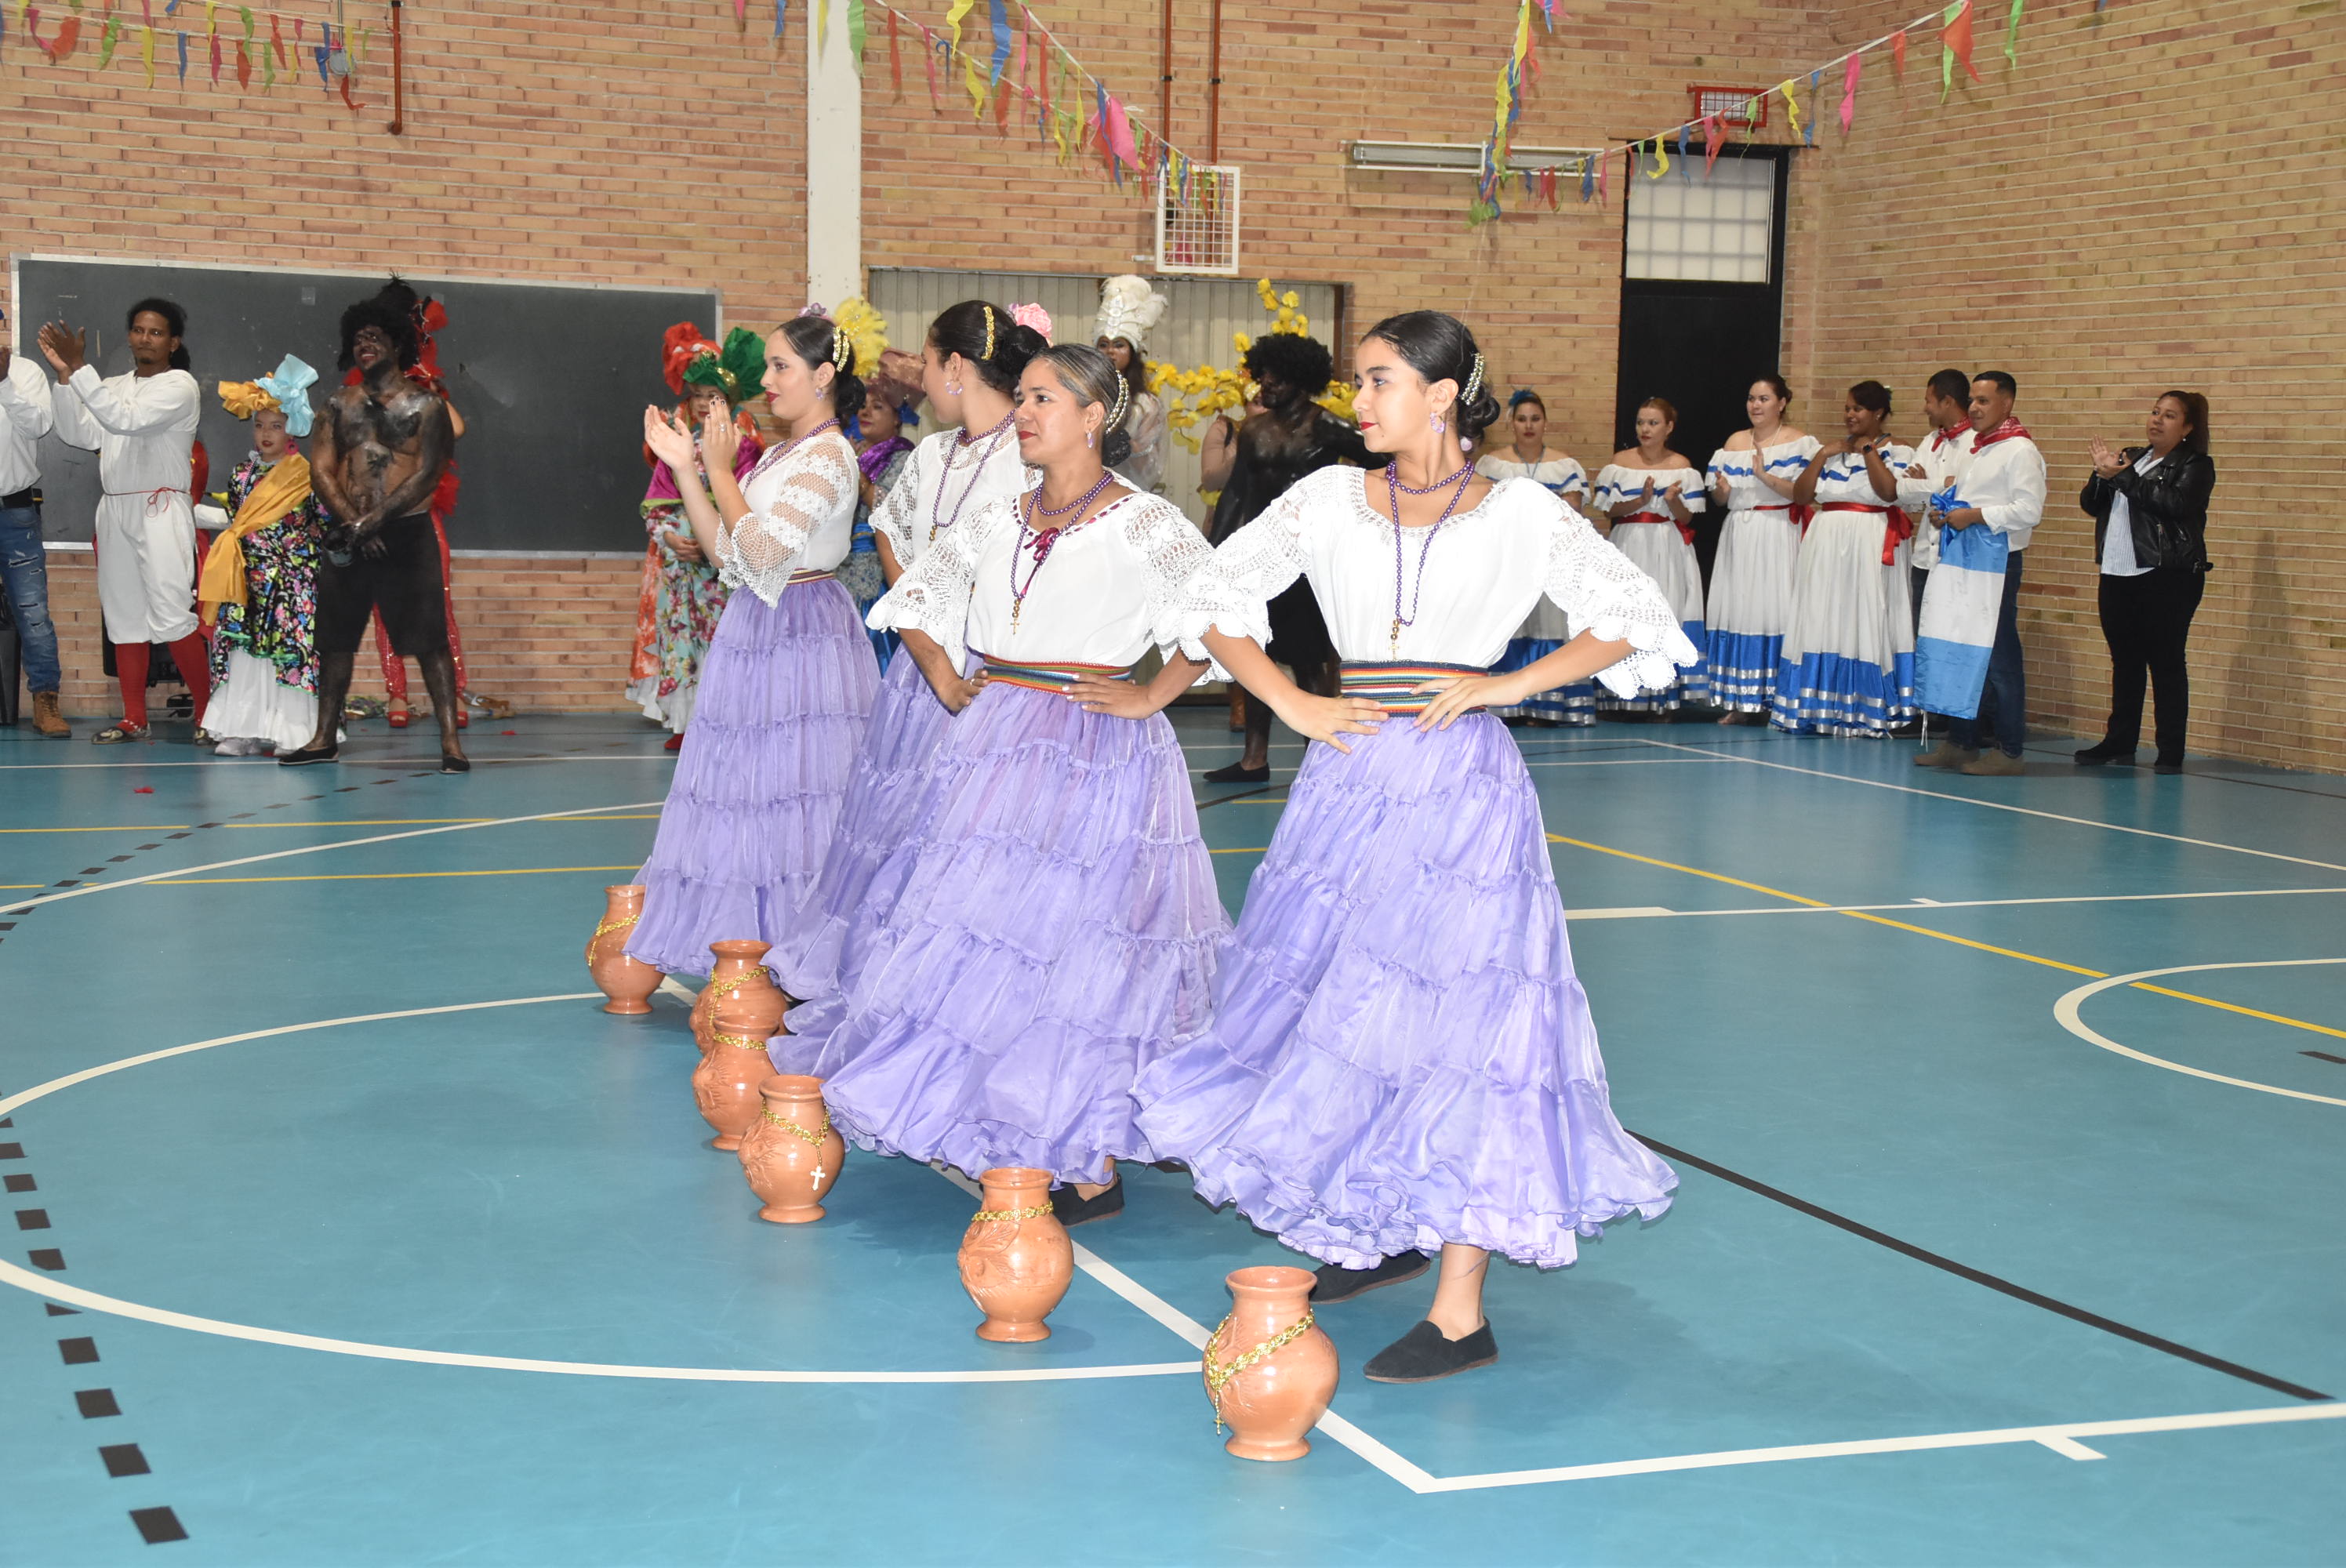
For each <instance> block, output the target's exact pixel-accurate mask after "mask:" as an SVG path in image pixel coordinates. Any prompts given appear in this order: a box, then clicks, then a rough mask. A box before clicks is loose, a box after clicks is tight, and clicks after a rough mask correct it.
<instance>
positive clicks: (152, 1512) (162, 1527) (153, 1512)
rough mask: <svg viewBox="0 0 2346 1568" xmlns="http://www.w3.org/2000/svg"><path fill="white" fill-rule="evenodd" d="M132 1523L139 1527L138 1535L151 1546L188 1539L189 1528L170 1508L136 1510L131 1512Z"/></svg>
mask: <svg viewBox="0 0 2346 1568" xmlns="http://www.w3.org/2000/svg"><path fill="white" fill-rule="evenodd" d="M130 1522H131V1523H133V1524H135V1525H137V1526H138V1533H139V1534H141V1535H143V1536H145V1537H146V1538H147V1544H148V1545H149V1546H160V1545H162V1544H163V1543H166V1542H168V1541H185V1540H186V1539H187V1538H188V1530H187V1526H185V1525H183V1524H181V1523H180V1522H179V1515H178V1514H176V1513H174V1512H171V1511H170V1510H169V1509H168V1508H134V1509H132V1510H131V1511H130Z"/></svg>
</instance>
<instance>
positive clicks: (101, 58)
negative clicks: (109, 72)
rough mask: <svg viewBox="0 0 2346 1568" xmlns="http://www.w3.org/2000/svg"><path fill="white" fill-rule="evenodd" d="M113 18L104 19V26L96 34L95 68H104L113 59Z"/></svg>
mask: <svg viewBox="0 0 2346 1568" xmlns="http://www.w3.org/2000/svg"><path fill="white" fill-rule="evenodd" d="M114 32H115V28H114V18H113V17H111V16H108V17H107V19H106V26H105V29H104V30H103V31H101V32H100V33H99V34H98V36H97V68H98V69H99V70H101V71H102V70H104V69H106V67H107V66H108V65H110V64H112V63H113V60H114Z"/></svg>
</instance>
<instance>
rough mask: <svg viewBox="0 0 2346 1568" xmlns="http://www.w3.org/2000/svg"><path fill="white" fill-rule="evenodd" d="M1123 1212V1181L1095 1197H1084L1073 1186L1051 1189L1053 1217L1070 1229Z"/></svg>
mask: <svg viewBox="0 0 2346 1568" xmlns="http://www.w3.org/2000/svg"><path fill="white" fill-rule="evenodd" d="M1123 1212H1124V1183H1123V1182H1121V1181H1119V1182H1117V1184H1116V1185H1115V1186H1112V1187H1110V1188H1108V1189H1107V1191H1106V1192H1104V1193H1101V1194H1099V1195H1098V1196H1094V1197H1084V1196H1080V1195H1079V1194H1078V1193H1077V1192H1076V1189H1075V1188H1074V1187H1072V1186H1055V1187H1053V1188H1052V1189H1051V1217H1053V1218H1054V1219H1056V1220H1057V1221H1058V1222H1059V1223H1060V1225H1062V1226H1064V1227H1066V1228H1067V1229H1069V1230H1072V1229H1074V1228H1075V1227H1076V1226H1079V1225H1089V1224H1090V1223H1091V1222H1092V1221H1094V1220H1096V1219H1107V1218H1109V1217H1113V1216H1116V1215H1119V1214H1122V1213H1123Z"/></svg>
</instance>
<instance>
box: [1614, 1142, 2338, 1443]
mask: <svg viewBox="0 0 2346 1568" xmlns="http://www.w3.org/2000/svg"><path fill="white" fill-rule="evenodd" d="M1630 1136H1631V1137H1633V1138H1636V1139H1637V1141H1638V1142H1639V1143H1641V1144H1644V1145H1646V1146H1647V1148H1649V1149H1652V1150H1653V1151H1654V1152H1655V1153H1656V1154H1658V1155H1660V1156H1662V1157H1663V1158H1664V1159H1670V1160H1676V1161H1678V1163H1679V1164H1681V1165H1689V1166H1693V1167H1694V1168H1695V1169H1697V1170H1698V1171H1704V1172H1707V1173H1708V1174H1709V1175H1711V1176H1717V1177H1718V1178H1719V1180H1721V1181H1726V1182H1732V1183H1734V1184H1735V1185H1736V1186H1739V1187H1741V1188H1743V1189H1744V1190H1745V1191H1747V1192H1752V1193H1757V1194H1758V1195H1759V1196H1761V1197H1764V1198H1766V1199H1768V1200H1769V1201H1770V1202H1771V1203H1780V1204H1782V1205H1783V1206H1784V1207H1786V1208H1789V1209H1793V1210H1796V1211H1797V1212H1799V1213H1801V1214H1805V1215H1807V1216H1808V1217H1810V1218H1811V1219H1821V1220H1823V1221H1824V1222H1825V1223H1826V1224H1827V1225H1830V1226H1833V1227H1837V1228H1839V1229H1841V1230H1845V1231H1847V1232H1849V1233H1850V1234H1851V1236H1855V1237H1862V1238H1864V1239H1865V1240H1867V1241H1871V1242H1872V1243H1873V1244H1874V1245H1875V1246H1877V1247H1888V1248H1890V1250H1891V1251H1892V1252H1896V1253H1901V1254H1902V1255H1904V1256H1905V1257H1911V1258H1913V1259H1914V1260H1915V1261H1916V1262H1917V1263H1927V1264H1929V1265H1930V1266H1931V1267H1932V1268H1941V1269H1944V1270H1945V1271H1946V1272H1947V1273H1949V1274H1952V1275H1953V1276H1954V1277H1955V1278H1958V1279H1968V1280H1970V1281H1971V1282H1972V1283H1973V1284H1974V1285H1984V1286H1986V1287H1987V1288H1989V1289H1991V1290H1995V1291H2000V1292H2002V1293H2003V1294H2004V1295H2006V1296H2009V1297H2011V1298H2013V1299H2014V1300H2015V1301H2025V1302H2027V1303H2028V1304H2029V1305H2030V1306H2031V1307H2042V1308H2045V1310H2046V1311H2047V1312H2057V1313H2059V1314H2060V1315H2061V1316H2062V1317H2064V1318H2067V1319H2071V1320H2072V1321H2074V1322H2078V1323H2083V1324H2084V1325H2086V1327H2087V1328H2089V1329H2100V1330H2101V1331H2102V1332H2103V1333H2105V1334H2115V1335H2117V1337H2118V1338H2119V1339H2131V1340H2133V1341H2134V1342H2135V1343H2136V1344H2137V1345H2142V1346H2145V1347H2147V1348H2148V1349H2153V1350H2157V1351H2159V1352H2161V1353H2162V1354H2165V1355H2169V1356H2174V1357H2177V1358H2178V1359H2182V1360H2186V1361H2189V1362H2192V1363H2194V1364H2195V1365H2198V1366H2202V1367H2206V1368H2207V1369H2209V1370H2210V1371H2216V1372H2221V1373H2223V1374H2224V1375H2225V1376H2226V1377H2228V1378H2238V1379H2239V1380H2241V1381H2242V1382H2248V1383H2254V1384H2256V1385H2257V1386H2258V1387H2259V1388H2266V1389H2270V1390H2273V1391H2274V1392H2275V1393H2280V1394H2287V1395H2288V1396H2289V1397H2290V1398H2291V1399H2293V1400H2327V1399H2329V1398H2330V1396H2329V1395H2328V1394H2325V1393H2322V1392H2321V1390H2317V1389H2309V1388H2307V1387H2306V1386H2305V1385H2304V1384H2302V1383H2292V1382H2290V1380H2288V1379H2286V1378H2276V1377H2273V1376H2272V1375H2271V1374H2270V1373H2267V1372H2259V1371H2258V1370H2257V1369H2254V1368H2253V1367H2243V1366H2241V1365H2240V1364H2239V1362H2238V1361H2227V1360H2225V1359H2223V1358H2222V1357H2221V1356H2211V1355H2209V1354H2208V1352H2207V1351H2205V1350H2195V1349H2192V1348H2191V1347H2190V1346H2188V1345H2178V1344H2177V1343H2176V1342H2175V1341H2174V1340H2172V1339H2161V1338H2159V1336H2157V1335H2156V1334H2153V1333H2149V1332H2147V1331H2146V1330H2144V1329H2136V1328H2132V1327H2129V1326H2128V1325H2127V1324H2124V1323H2120V1322H2118V1321H2117V1320H2116V1319H2109V1318H2105V1317H2103V1316H2102V1315H2101V1314H2100V1313H2098V1312H2088V1311H2086V1309H2085V1308H2083V1307H2072V1306H2071V1305H2069V1303H2067V1302H2066V1301H2057V1300H2055V1299H2054V1298H2052V1297H2050V1296H2047V1295H2045V1294H2044V1293H2042V1292H2041V1291H2035V1290H2031V1289H2029V1288H2027V1287H2026V1286H2025V1285H2015V1284H2014V1283H2013V1282H2012V1281H2011V1280H2009V1279H2002V1278H1997V1277H1996V1276H1994V1275H1993V1274H1989V1273H1987V1272H1985V1271H1984V1270H1982V1269H1977V1268H1973V1267H1971V1266H1970V1265H1969V1264H1967V1263H1958V1262H1956V1261H1955V1260H1954V1259H1953V1258H1952V1257H1941V1256H1940V1255H1939V1254H1937V1253H1935V1252H1932V1251H1929V1250H1927V1249H1925V1248H1923V1247H1917V1246H1915V1245H1914V1244H1913V1242H1911V1241H1901V1240H1899V1239H1898V1238H1897V1237H1894V1236H1891V1235H1888V1234H1886V1233H1885V1232H1882V1231H1879V1230H1876V1229H1874V1228H1873V1227H1872V1226H1870V1225H1863V1224H1861V1223H1859V1222H1858V1221H1856V1220H1854V1219H1851V1218H1850V1217H1848V1216H1846V1215H1840V1214H1835V1213H1834V1212H1833V1211H1832V1210H1831V1209H1829V1208H1822V1207H1819V1206H1817V1205H1816V1204H1813V1203H1811V1202H1809V1201H1808V1200H1807V1199H1806V1198H1799V1197H1794V1196H1792V1195H1791V1194H1790V1193H1788V1192H1784V1191H1782V1190H1780V1189H1779V1188H1776V1187H1772V1186H1769V1185H1768V1184H1767V1183H1765V1182H1762V1181H1756V1180H1754V1179H1753V1178H1751V1177H1750V1176H1745V1175H1743V1174H1742V1173H1741V1172H1739V1171H1731V1170H1729V1169H1728V1168H1727V1167H1726V1166H1720V1165H1713V1164H1712V1163H1711V1162H1710V1161H1709V1160H1707V1159H1704V1158H1702V1157H1701V1156H1698V1155H1690V1154H1688V1153H1687V1152H1686V1151H1685V1150H1684V1149H1675V1148H1672V1147H1671V1146H1670V1145H1668V1144H1665V1143H1660V1142H1658V1141H1656V1140H1655V1139H1653V1138H1649V1137H1647V1136H1646V1135H1644V1134H1643V1133H1636V1132H1633V1133H1631V1134H1630Z"/></svg>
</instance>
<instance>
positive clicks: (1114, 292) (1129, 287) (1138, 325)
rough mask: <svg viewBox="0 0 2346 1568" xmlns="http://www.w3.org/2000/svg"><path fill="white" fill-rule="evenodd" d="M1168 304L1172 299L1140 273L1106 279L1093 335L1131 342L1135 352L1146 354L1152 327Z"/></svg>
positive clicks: (1101, 288) (1162, 318)
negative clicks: (1169, 299) (1152, 286)
mask: <svg viewBox="0 0 2346 1568" xmlns="http://www.w3.org/2000/svg"><path fill="white" fill-rule="evenodd" d="M1169 306H1170V301H1168V300H1167V299H1166V298H1165V296H1164V295H1162V294H1160V293H1158V291H1157V290H1154V289H1152V288H1150V287H1149V286H1148V279H1146V278H1143V277H1141V276H1139V275H1138V274H1137V273H1132V272H1126V273H1123V274H1121V275H1120V276H1117V277H1114V278H1108V279H1104V280H1102V281H1101V283H1100V309H1099V321H1097V322H1096V323H1095V324H1094V326H1093V328H1092V336H1093V337H1094V338H1095V339H1098V338H1122V339H1123V340H1124V341H1126V342H1127V343H1130V344H1131V345H1132V351H1133V352H1135V353H1138V354H1145V353H1147V352H1148V333H1149V330H1150V329H1151V328H1153V327H1155V326H1156V325H1157V323H1158V322H1159V321H1163V320H1164V319H1165V312H1166V311H1167V310H1168V308H1169Z"/></svg>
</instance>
